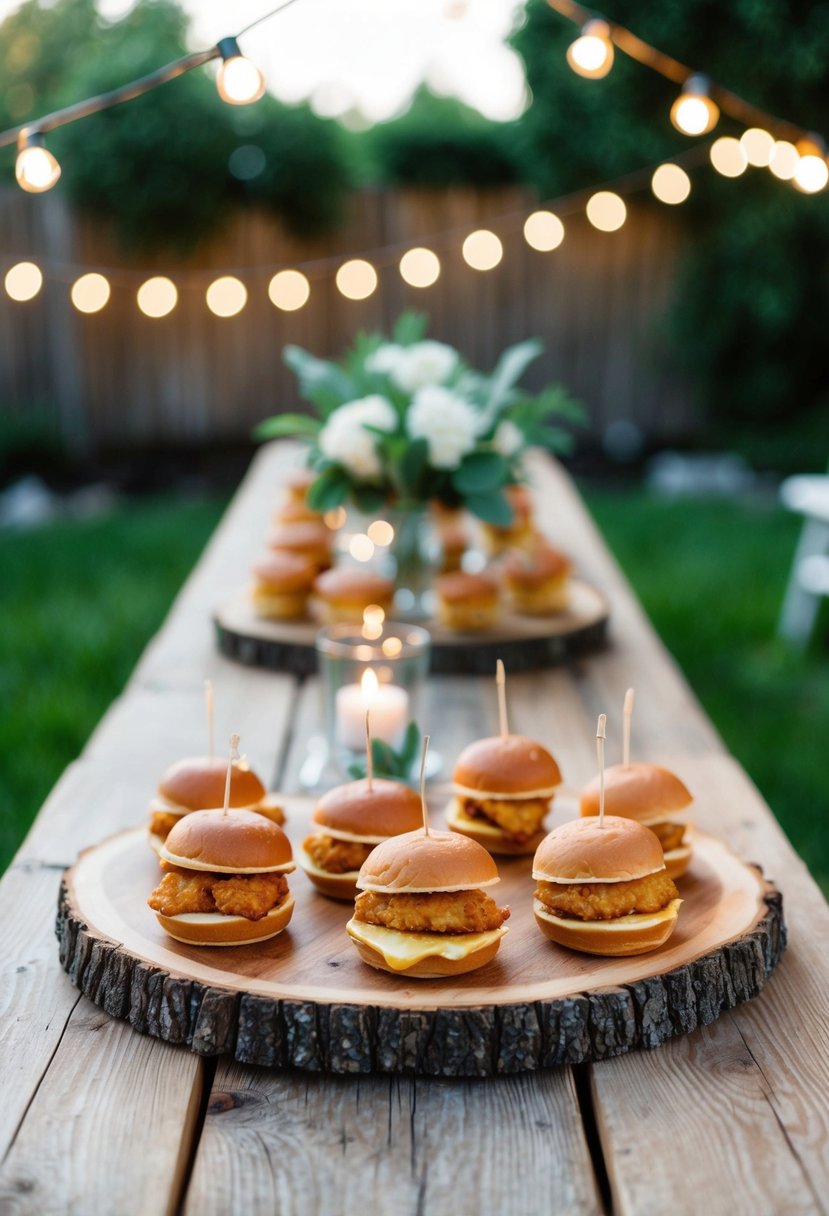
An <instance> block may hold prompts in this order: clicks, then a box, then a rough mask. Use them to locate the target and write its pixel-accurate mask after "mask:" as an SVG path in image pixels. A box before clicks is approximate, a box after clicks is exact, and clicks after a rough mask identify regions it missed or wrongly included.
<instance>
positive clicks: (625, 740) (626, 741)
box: [622, 688, 633, 768]
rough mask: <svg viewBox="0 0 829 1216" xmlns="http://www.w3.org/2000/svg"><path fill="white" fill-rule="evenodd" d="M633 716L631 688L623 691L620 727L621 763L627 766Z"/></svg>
mask: <svg viewBox="0 0 829 1216" xmlns="http://www.w3.org/2000/svg"><path fill="white" fill-rule="evenodd" d="M632 717H633V689H632V688H629V689H628V690H627V692H626V693H625V718H624V726H623V728H622V764H623V765H624V766H625V768H627V766H628V765H629V764H630V720H631V718H632Z"/></svg>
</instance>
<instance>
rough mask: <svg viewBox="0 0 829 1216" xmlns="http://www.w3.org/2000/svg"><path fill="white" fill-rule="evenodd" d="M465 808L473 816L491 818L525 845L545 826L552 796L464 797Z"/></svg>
mask: <svg viewBox="0 0 829 1216" xmlns="http://www.w3.org/2000/svg"><path fill="white" fill-rule="evenodd" d="M460 801H461V807H462V809H463V810H464V812H465V813H466V814H467V815H469V817H470V818H471V819H488V820H489V821H490V823H494V824H495V825H496V827H499V828H500V829H501V831H502V832H503V833H504V835H505V836H507V837H508V838H509V839H510V840H514V841H515V843H516V844H524V843H525V842H526V841H527V840H529V839H530V837H531V836H534V835H535V834H536V832H537V831H538V829H539V828H540V827H541V821H542V819H543V818H544V816H545V815H546V814H547V811H548V810H549V809H550V799H549V798H510V799H504V800H503V801H502V800H499V799H497V798H461V800H460Z"/></svg>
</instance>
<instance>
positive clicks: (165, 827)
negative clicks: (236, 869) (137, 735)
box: [149, 756, 285, 853]
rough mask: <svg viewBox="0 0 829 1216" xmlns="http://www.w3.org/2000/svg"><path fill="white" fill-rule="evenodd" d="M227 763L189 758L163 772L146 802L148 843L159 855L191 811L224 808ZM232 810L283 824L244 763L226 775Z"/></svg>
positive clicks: (277, 808) (210, 758)
mask: <svg viewBox="0 0 829 1216" xmlns="http://www.w3.org/2000/svg"><path fill="white" fill-rule="evenodd" d="M226 780H227V761H226V760H224V759H223V758H222V757H221V756H191V757H189V758H188V759H186V760H179V761H178V762H177V763H176V764H173V765H171V766H170V768H168V769H167V771H166V773H165V774H164V776H163V777H162V778H161V780H160V782H159V783H158V793H157V794H156V795H155V797H154V798H152V799H151V800H150V808H149V809H150V823H149V842H150V844H151V846H152V847H153V848H154V849H155V851H156V853H159V852H160V850H161V848H162V845H163V844H164V842H165V841H166V839H167V835H168V833H169V832H170V830H171V829H172V828H173V827H175V825H176V824H177V823H178V822H179V821H180V820H181V819H182V818H183V817H184V816H186V815H190V814H192V813H193V812H194V811H201V810H210V809H213V808H215V807H222V806H223V805H224V796H225V783H226ZM229 805H230V806H231V807H234V808H244V809H245V810H248V811H256V812H257V814H258V815H260V816H264V817H265V819H270V820H271V821H272V822H273V823H275V824H280V823H284V822H285V813H284V811H283V810H282V808H281V807H280V806H279V804H278V803H277V802H276V800H275V798H274V795H273V794H269V793H268V792H267V790H266V789H265V787H264V785H263V784H262V782H261V781H260V780H259V778H258V777H257V776H256V773H254V771H253V770H252V769H251V768H249V767H248V764H247V761H245V760H235V761H234V762H233V766H232V769H231V774H230V803H229Z"/></svg>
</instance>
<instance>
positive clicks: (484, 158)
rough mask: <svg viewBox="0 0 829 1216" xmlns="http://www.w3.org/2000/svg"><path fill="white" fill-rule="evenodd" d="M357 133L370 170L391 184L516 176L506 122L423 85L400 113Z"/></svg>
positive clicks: (497, 181) (498, 181) (484, 182)
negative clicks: (435, 92)
mask: <svg viewBox="0 0 829 1216" xmlns="http://www.w3.org/2000/svg"><path fill="white" fill-rule="evenodd" d="M362 138H363V142H364V145H365V150H366V152H367V155H368V157H369V159H370V161H371V162H373V167H374V174H375V176H376V177H378V178H379V179H380V180H382V181H384V182H390V183H392V184H394V185H416V186H451V185H477V186H499V185H504V184H507V183H509V182H515V181H518V180H519V179H520V177H521V167H520V165H519V161H518V159H517V157H516V155H515V148H514V131H513V128H512V125H511V124H503V123H494V122H489V121H488V120H487V119H486V118H484V117H482V115H481V114H479V113H478V111H477V110H473V109H471V108H470V107H469V106H466V105H464V104H463V102H461V101H457V100H456V99H455V98H450V97H436V96H435V95H434V94H433V93H431V92H430V91H429V90H428V89H427V88H426V87H425V86H424V87H422V88H420V89H419V90H418V92H417V93H416V95H415V97H414V100H413V101H412V104H411V106H410V107H409V109H408V110H407V111H406V113H405V114H403V115H402V116H401V117H400V118H395V119H392V120H391V121H390V122H385V123H379V124H378V125H377V126H374V127H372V128H371V129H370V130H369V131H367V132H366V133H365V135H364V136H363V137H362Z"/></svg>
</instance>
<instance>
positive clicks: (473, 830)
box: [446, 798, 547, 857]
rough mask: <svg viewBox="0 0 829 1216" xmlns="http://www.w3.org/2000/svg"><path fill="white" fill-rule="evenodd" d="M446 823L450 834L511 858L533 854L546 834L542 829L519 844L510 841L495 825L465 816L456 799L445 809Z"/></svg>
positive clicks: (484, 820) (486, 820)
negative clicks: (453, 833) (463, 837)
mask: <svg viewBox="0 0 829 1216" xmlns="http://www.w3.org/2000/svg"><path fill="white" fill-rule="evenodd" d="M446 823H447V826H448V828H449V830H450V831H451V832H457V833H458V834H459V835H460V836H468V837H469V839H470V840H474V841H476V842H477V843H478V844H482V845H483V846H484V848H485V849H486V850H487V852H489V853H496V854H503V855H509V856H512V857H516V856H517V857H527V856H530V855H531V854H533V853H535V851H536V849H537V848H538V846H539V845H540V844H541V842H542V840H543V839H544V837H545V836H546V834H547V833H546V832H545V831H544V829H543V828H539V830H538V831H537V832H534V833H533V835H532V836H530V837H529V838H528V839H527V840H525V841H524V842H523V843H521V844H519V843H518V842H517V841H515V840H511V839H510V837H509V836H508V835H507V834H506V832H504V831H502V829H501V828H499V827H498V825H497V824H496V823H490V821H489V820H488V819H473V818H472V816H471V815H467V814H466V812H465V811H464V810H463V808H462V807H461V804H460V802H459V800H458V799H457V798H453V799H452V800H451V802H450V803H449V804H448V806H447V807H446Z"/></svg>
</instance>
